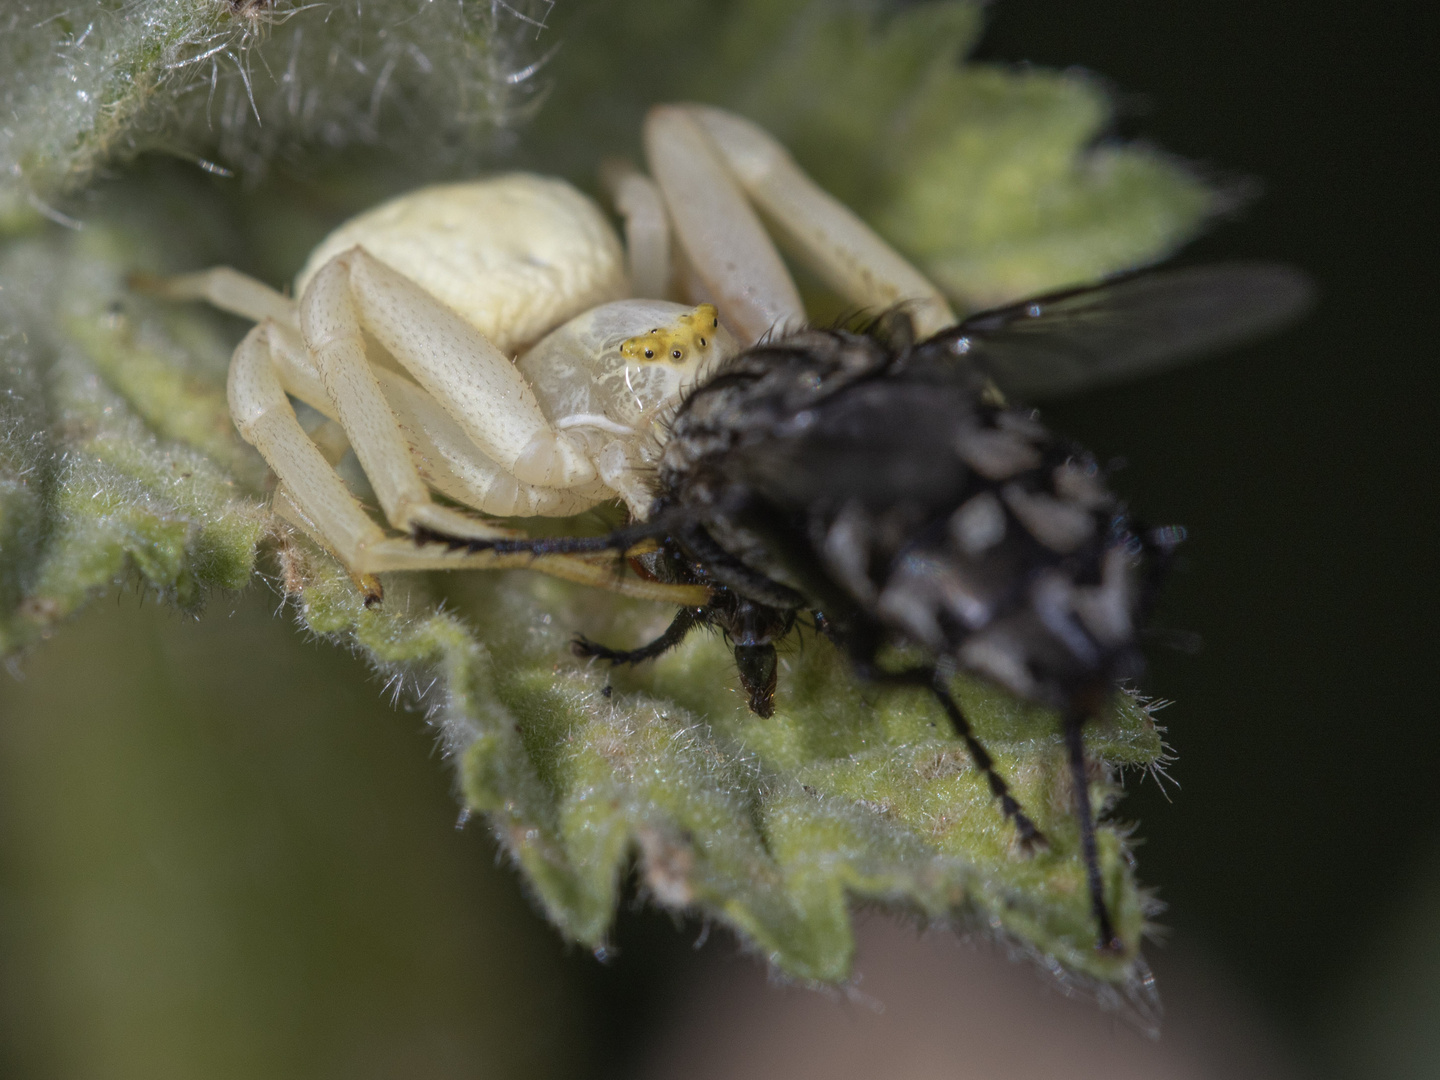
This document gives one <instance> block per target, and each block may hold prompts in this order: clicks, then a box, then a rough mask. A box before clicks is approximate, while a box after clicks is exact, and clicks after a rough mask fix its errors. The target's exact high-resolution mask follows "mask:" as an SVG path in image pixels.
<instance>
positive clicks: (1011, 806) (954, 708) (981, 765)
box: [907, 668, 1098, 880]
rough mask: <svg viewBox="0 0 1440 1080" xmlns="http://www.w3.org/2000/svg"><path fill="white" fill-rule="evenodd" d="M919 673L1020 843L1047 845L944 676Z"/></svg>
mask: <svg viewBox="0 0 1440 1080" xmlns="http://www.w3.org/2000/svg"><path fill="white" fill-rule="evenodd" d="M921 673H923V674H925V675H927V676H928V679H929V686H930V690H931V692H932V693H933V694H934V695H935V697H936V698H937V699H938V700H939V702H940V707H941V708H942V709H944V710H945V715H946V716H948V717H949V718H950V726H951V727H953V728H954V729H955V734H957V735H959V736H960V738H961V739H963V740H964V741H965V748H966V749H967V750H969V751H970V758H971V760H973V761H974V762H975V767H976V768H977V769H979V770H980V771H981V772H982V773H984V775H985V781H986V783H988V784H989V785H990V793H991V794H992V795H994V796H995V798H997V799H999V800H1000V810H1001V812H1002V813H1004V815H1005V816H1006V817H1008V818H1009V819H1010V820H1011V821H1013V822H1015V830H1016V832H1018V833H1019V834H1020V844H1021V846H1022V847H1024V848H1025V849H1026V850H1030V849H1031V848H1034V847H1036V846H1037V845H1044V844H1047V843H1048V841H1047V840H1046V839H1045V834H1044V833H1042V832H1041V831H1040V830H1039V829H1038V828H1037V827H1036V825H1035V823H1034V822H1033V821H1031V820H1030V818H1029V817H1028V816H1027V815H1026V814H1025V811H1024V810H1022V809H1021V808H1020V803H1019V802H1018V801H1017V800H1016V798H1015V796H1014V795H1012V794H1010V786H1009V785H1008V784H1006V783H1005V779H1004V777H1002V776H1001V775H1000V774H999V773H998V772H996V771H995V759H994V758H992V757H991V756H990V751H989V750H986V749H985V744H984V743H982V742H981V741H980V740H979V739H978V738H977V737H976V735H975V732H974V731H972V730H971V728H970V721H969V720H966V719H965V713H964V712H963V711H961V709H960V703H959V702H957V701H956V700H955V698H954V696H953V695H952V694H951V693H950V690H949V688H948V687H947V686H946V685H945V677H944V675H942V674H941V673H940V671H939V670H938V669H934V668H932V669H930V670H929V671H928V672H923V670H922V672H921ZM907 674H908V673H907ZM916 681H917V682H918V681H919V680H916ZM1087 805H1088V804H1087ZM1091 843H1092V845H1093V843H1094V836H1093V834H1092V836H1091ZM1097 880H1098V879H1097Z"/></svg>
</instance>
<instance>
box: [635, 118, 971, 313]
mask: <svg viewBox="0 0 1440 1080" xmlns="http://www.w3.org/2000/svg"><path fill="white" fill-rule="evenodd" d="M701 147H703V149H700V148H701ZM646 149H647V152H648V153H649V156H650V167H651V171H653V172H654V173H655V177H656V179H657V180H658V181H659V183H660V187H661V188H662V190H663V191H664V193H665V200H666V203H667V204H668V205H669V207H670V212H671V214H672V216H673V217H674V218H675V224H676V231H677V233H678V234H679V236H680V239H681V242H682V244H683V245H684V246H685V250H686V254H687V255H688V256H689V257H690V260H691V261H692V262H693V263H694V264H695V265H696V266H697V268H700V269H701V274H702V277H704V278H705V280H706V282H707V284H708V283H709V282H710V280H711V277H713V276H724V268H725V267H726V266H727V265H729V264H731V263H733V262H735V260H734V258H733V257H732V256H731V254H730V252H729V248H730V247H733V245H734V242H733V241H729V240H727V239H726V238H724V237H717V236H715V235H713V233H714V230H711V232H706V231H704V226H703V219H704V216H705V215H706V214H709V213H711V211H710V210H709V208H708V205H707V200H706V199H705V198H704V197H702V196H701V185H700V180H699V178H698V177H697V175H696V172H697V170H698V168H699V166H697V165H691V166H690V167H688V168H686V167H682V166H681V165H678V164H677V163H676V161H675V159H676V158H677V157H683V159H684V160H685V161H688V162H700V161H704V162H705V164H704V166H703V168H704V169H705V170H708V171H713V170H716V169H718V171H719V172H720V173H722V174H724V177H725V182H726V184H728V186H729V187H731V188H735V187H737V183H736V182H737V181H738V188H739V189H743V191H744V194H745V195H746V196H747V197H748V198H749V200H750V201H752V202H753V203H754V204H755V205H756V206H758V207H759V208H760V210H761V211H762V212H763V213H764V215H765V219H766V221H767V222H768V223H770V224H771V225H772V226H773V227H774V228H775V230H776V231H777V232H778V233H779V236H780V239H781V241H782V243H783V245H784V246H785V248H786V250H787V251H790V252H791V253H792V254H794V255H795V256H796V257H797V258H798V259H799V260H800V261H801V262H803V263H805V264H806V265H807V266H809V267H810V268H811V269H812V270H814V271H815V272H816V274H818V275H819V276H820V277H821V278H822V279H823V280H824V281H825V282H826V284H828V285H829V286H830V287H831V288H833V289H834V290H835V291H836V292H837V293H839V294H840V295H841V296H843V297H844V298H845V299H846V300H848V301H850V302H851V303H853V304H856V305H858V306H859V307H861V308H862V309H867V310H869V311H871V312H873V313H877V314H878V313H879V312H882V311H885V310H888V309H891V308H895V307H897V306H901V305H903V306H904V307H905V309H906V311H907V312H908V313H909V315H910V316H911V318H912V319H913V320H914V322H915V326H916V330H917V331H918V333H919V335H920V336H921V337H922V338H923V337H929V336H930V335H932V334H935V333H937V332H938V331H940V330H942V329H944V328H945V327H947V326H953V325H954V324H955V321H956V320H955V313H954V312H953V311H952V310H951V309H950V305H949V303H948V302H947V301H946V299H945V297H944V295H943V294H942V293H941V292H940V290H939V289H937V288H936V287H935V286H934V285H933V284H931V283H930V282H929V281H928V280H927V279H926V278H925V276H924V275H923V274H921V273H920V271H918V270H916V269H915V267H913V266H912V265H910V263H909V262H908V261H906V259H905V258H904V256H902V255H901V254H900V253H899V252H897V251H896V250H895V249H894V248H892V247H891V246H890V245H889V244H887V243H886V242H885V241H884V240H882V239H881V238H880V237H879V236H878V235H877V234H876V233H875V231H874V230H873V229H871V228H870V226H868V225H866V224H865V223H864V222H863V221H861V220H860V218H859V217H858V216H857V215H856V214H855V213H854V212H853V211H852V210H850V209H849V208H848V207H847V206H845V205H844V204H843V203H841V202H840V201H839V200H838V199H836V198H835V197H834V196H832V195H830V194H828V193H827V192H825V191H824V190H823V189H821V187H820V186H819V185H818V184H816V183H815V181H814V180H812V179H811V178H810V177H809V176H807V175H806V174H805V172H804V171H803V170H802V169H801V168H800V167H799V166H798V165H797V164H796V163H795V161H794V159H793V158H791V156H790V154H789V152H788V151H786V149H785V148H784V147H783V146H781V145H780V143H779V142H778V141H776V139H775V138H774V137H773V136H771V135H770V134H769V133H768V132H767V131H765V130H764V129H763V128H761V127H760V126H759V125H757V124H753V123H751V122H750V121H749V120H746V119H744V118H742V117H739V116H736V115H734V114H733V113H728V112H724V111H723V110H721V109H714V108H709V107H706V106H699V105H681V106H675V105H672V106H666V107H664V108H662V109H656V110H654V111H652V113H651V114H650V117H649V118H648V119H647V121H646ZM732 177H733V179H731V178H732ZM710 182H711V183H713V182H714V181H710ZM722 186H723V185H722ZM745 211H746V215H745V216H748V219H749V220H750V221H753V222H754V229H751V228H750V226H749V225H748V224H747V225H746V228H745V230H744V231H745V233H746V235H748V236H752V237H753V235H754V230H758V229H759V222H758V219H757V218H756V217H755V215H754V213H753V211H750V209H749V207H748V206H747V207H745ZM739 216H741V215H739V214H738V212H736V211H734V210H733V209H728V210H727V212H726V214H725V215H724V217H725V221H724V225H723V228H725V229H727V230H728V229H729V228H730V227H731V225H732V222H731V221H730V218H731V217H739ZM760 241H763V243H764V245H765V246H767V247H768V246H770V241H769V239H768V237H766V236H765V235H764V233H763V232H761V233H760ZM751 242H752V243H753V242H755V241H753V240H752V241H751ZM772 250H773V249H772ZM751 258H752V261H755V262H757V263H758V262H760V261H764V260H761V259H759V258H758V257H756V256H752V257H751ZM776 260H777V261H778V256H777V257H776ZM707 268H708V269H707ZM756 280H757V281H758V280H759V279H756ZM786 280H787V282H788V275H787V279H786ZM765 287H766V288H771V289H774V288H777V287H776V286H774V285H767V286H765ZM790 288H791V289H792V290H793V285H792V286H790ZM783 292H784V290H783V288H781V289H780V291H779V292H777V293H776V296H777V297H779V296H781V294H782V293H783ZM787 295H788V294H787ZM777 302H779V301H777ZM788 302H789V301H788V299H786V300H784V301H783V303H788ZM722 310H725V309H724V308H723V305H722ZM802 318H803V314H802Z"/></svg>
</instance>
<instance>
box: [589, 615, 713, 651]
mask: <svg viewBox="0 0 1440 1080" xmlns="http://www.w3.org/2000/svg"><path fill="white" fill-rule="evenodd" d="M703 610H704V609H703V608H681V609H680V610H679V611H678V612H677V613H676V615H675V621H674V622H672V623H671V624H670V625H669V627H667V628H666V630H665V632H664V633H663V634H661V635H660V636H659V637H657V638H656V639H655V640H654V641H651V642H649V643H647V644H645V645H641V646H640V647H639V648H638V649H611V648H608V647H606V646H604V645H601V644H599V643H598V642H594V641H591V640H590V639H589V638H586V637H577V638H576V639H575V640H574V641H573V642H571V643H570V651H571V652H573V653H574V654H575V655H576V656H594V657H598V658H599V659H601V660H608V661H609V662H610V663H611V664H612V665H615V664H643V663H644V662H645V661H646V660H654V659H655V658H656V657H657V656H662V655H664V654H665V653H667V652H669V651H670V650H671V649H673V648H675V647H676V646H677V645H679V644H680V643H681V642H682V641H684V640H685V638H686V637H687V636H689V634H690V631H691V630H693V629H695V627H697V626H699V625H700V624H701V623H702V622H704V619H703V618H701V612H702V611H703Z"/></svg>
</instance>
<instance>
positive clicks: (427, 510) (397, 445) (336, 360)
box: [232, 256, 508, 537]
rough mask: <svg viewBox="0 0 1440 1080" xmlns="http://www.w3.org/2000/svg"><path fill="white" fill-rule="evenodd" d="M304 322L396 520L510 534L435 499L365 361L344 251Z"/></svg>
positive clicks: (312, 353) (345, 421) (306, 308)
mask: <svg viewBox="0 0 1440 1080" xmlns="http://www.w3.org/2000/svg"><path fill="white" fill-rule="evenodd" d="M300 324H301V330H302V333H303V335H304V338H305V345H306V351H307V354H308V356H309V357H310V358H311V360H312V361H313V363H314V367H315V368H316V370H317V371H318V372H319V375H320V379H321V382H322V384H323V387H324V391H325V397H326V398H327V399H328V400H329V401H330V402H331V403H332V405H333V406H334V413H335V416H336V417H338V419H339V421H340V425H341V426H342V427H343V428H344V429H345V434H346V435H347V436H348V437H349V439H350V445H351V447H352V448H353V449H354V451H355V456H356V457H358V458H359V459H360V464H361V466H362V467H363V468H364V470H365V476H366V478H367V479H368V480H369V481H370V486H371V487H372V488H373V489H374V490H375V496H376V498H377V499H379V501H380V506H381V508H382V509H383V510H384V511H385V516H386V518H387V519H389V521H390V523H391V524H392V525H393V526H395V527H396V528H397V529H401V530H404V531H407V532H408V531H412V530H414V529H416V528H421V527H424V528H430V529H435V530H441V531H444V532H446V533H449V534H452V535H457V536H470V537H488V536H503V535H507V534H508V531H507V530H502V529H498V528H496V527H494V526H491V525H487V524H486V523H484V522H482V521H478V520H476V519H475V518H472V517H470V516H468V515H466V514H462V513H460V512H459V511H456V510H451V509H449V508H447V507H443V506H439V505H436V504H435V503H433V502H431V501H430V491H429V488H427V487H426V485H425V482H424V481H423V480H422V479H421V478H420V473H419V471H418V470H417V469H416V467H415V463H414V461H412V460H411V457H410V446H409V444H408V443H407V442H406V440H405V435H404V433H403V432H402V431H401V430H400V423H399V421H398V420H397V419H396V417H395V413H394V410H392V409H391V408H390V405H389V403H388V402H387V401H386V400H385V395H384V393H383V391H382V390H381V389H380V382H379V379H378V378H377V377H376V374H375V370H374V369H373V368H372V367H371V366H370V362H369V360H368V359H367V358H366V355H365V340H364V338H363V336H362V334H361V329H360V320H359V317H358V315H357V314H356V311H355V305H354V302H353V299H352V296H351V292H350V282H349V276H348V272H347V265H346V263H345V262H344V257H343V256H340V257H337V258H335V259H332V260H331V261H330V262H329V263H327V264H325V266H323V267H322V268H321V269H320V271H319V272H318V273H317V274H316V275H315V277H314V278H313V279H312V280H311V282H310V284H309V286H308V287H307V288H306V290H305V295H304V297H303V298H302V300H301V303H300ZM232 413H233V409H232ZM291 490H292V491H294V490H295V488H294V487H293V485H292V487H291ZM296 493H297V494H299V492H296Z"/></svg>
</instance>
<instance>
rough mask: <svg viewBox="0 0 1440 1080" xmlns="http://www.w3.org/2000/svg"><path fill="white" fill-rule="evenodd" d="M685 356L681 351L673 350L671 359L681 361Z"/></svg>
mask: <svg viewBox="0 0 1440 1080" xmlns="http://www.w3.org/2000/svg"><path fill="white" fill-rule="evenodd" d="M684 355H685V354H684V353H682V352H681V351H680V350H679V349H671V350H670V358H671V359H672V360H679V359H680V358H681V357H682V356H684Z"/></svg>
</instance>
